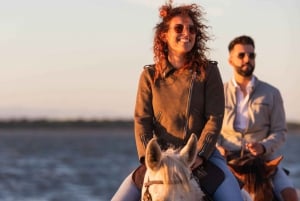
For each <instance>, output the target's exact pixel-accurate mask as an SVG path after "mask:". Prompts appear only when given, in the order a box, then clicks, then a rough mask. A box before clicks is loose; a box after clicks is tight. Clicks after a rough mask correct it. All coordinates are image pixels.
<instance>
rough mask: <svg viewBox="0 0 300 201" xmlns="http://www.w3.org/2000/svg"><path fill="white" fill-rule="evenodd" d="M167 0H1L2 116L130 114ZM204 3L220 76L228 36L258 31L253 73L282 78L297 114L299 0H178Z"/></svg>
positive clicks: (296, 118) (289, 107)
mask: <svg viewBox="0 0 300 201" xmlns="http://www.w3.org/2000/svg"><path fill="white" fill-rule="evenodd" d="M164 3H165V1H164V0H112V1H104V0H51V1H46V0H26V1H24V0H9V1H0V119H18V118H31V119H36V118H50V119H53V118H54V119H78V118H81V119H116V118H117V119H122V118H125V119H127V118H133V110H134V104H135V97H136V89H137V84H138V79H139V75H140V73H141V72H142V69H143V66H144V65H147V64H152V63H153V53H152V40H153V28H154V26H155V25H156V23H158V21H159V18H158V8H159V7H160V6H161V5H162V4H164ZM182 3H197V4H199V5H201V6H202V8H203V10H204V11H205V12H206V14H205V16H204V17H205V18H206V22H205V23H206V24H207V25H208V26H209V27H210V28H209V30H208V32H209V34H210V35H211V36H212V40H211V41H209V43H208V46H209V47H210V49H211V50H210V52H209V58H210V59H211V60H215V61H217V62H218V65H219V69H220V71H221V75H222V79H223V81H224V82H226V81H228V80H230V79H231V77H232V68H231V67H230V66H229V64H228V62H227V57H228V51H227V45H228V43H229V41H230V40H231V39H233V38H234V37H236V36H238V35H242V34H246V35H249V36H251V37H252V38H253V39H254V40H255V44H256V53H257V59H256V69H255V75H256V76H257V77H258V78H259V79H261V80H264V81H266V82H269V83H270V84H272V85H273V86H275V87H277V88H278V89H279V90H280V91H281V94H282V97H283V99H284V107H285V110H286V117H287V120H288V121H292V122H300V115H299V114H300V107H299V105H298V104H299V101H300V85H299V84H298V82H297V81H298V80H299V79H300V78H299V74H300V64H299V61H298V58H299V57H300V39H299V36H300V1H299V0H202V1H200V0H198V1H189V0H186V1H183V0H177V1H176V0H174V4H175V5H181V4H182Z"/></svg>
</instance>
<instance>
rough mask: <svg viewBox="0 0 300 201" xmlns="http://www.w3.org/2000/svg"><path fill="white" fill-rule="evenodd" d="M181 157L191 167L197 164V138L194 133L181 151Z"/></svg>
mask: <svg viewBox="0 0 300 201" xmlns="http://www.w3.org/2000/svg"><path fill="white" fill-rule="evenodd" d="M179 155H180V157H181V158H182V159H183V161H184V162H185V163H186V164H187V165H188V166H191V165H192V164H193V163H194V162H195V159H196V156H197V136H196V135H195V134H194V133H193V134H192V135H191V136H190V138H189V140H188V142H187V144H186V145H185V146H184V147H183V148H182V149H181V151H180V153H179Z"/></svg>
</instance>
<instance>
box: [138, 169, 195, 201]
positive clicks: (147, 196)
mask: <svg viewBox="0 0 300 201" xmlns="http://www.w3.org/2000/svg"><path fill="white" fill-rule="evenodd" d="M193 178H194V176H193V174H191V175H190V180H191V179H193ZM180 183H182V182H174V183H172V184H180ZM153 184H164V182H163V181H162V180H152V181H150V178H149V177H148V181H147V182H146V183H145V184H144V186H145V188H146V190H145V192H144V195H143V199H142V201H152V196H151V194H150V192H149V187H150V186H151V185H153Z"/></svg>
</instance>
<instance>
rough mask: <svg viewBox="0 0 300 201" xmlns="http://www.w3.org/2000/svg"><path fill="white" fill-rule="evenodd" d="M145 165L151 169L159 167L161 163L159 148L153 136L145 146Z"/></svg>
mask: <svg viewBox="0 0 300 201" xmlns="http://www.w3.org/2000/svg"><path fill="white" fill-rule="evenodd" d="M145 162H146V167H147V168H150V169H152V170H155V169H157V168H159V166H160V163H161V149H160V147H159V145H158V143H157V141H156V139H155V138H152V139H151V140H150V142H149V143H148V145H147V148H146V156H145Z"/></svg>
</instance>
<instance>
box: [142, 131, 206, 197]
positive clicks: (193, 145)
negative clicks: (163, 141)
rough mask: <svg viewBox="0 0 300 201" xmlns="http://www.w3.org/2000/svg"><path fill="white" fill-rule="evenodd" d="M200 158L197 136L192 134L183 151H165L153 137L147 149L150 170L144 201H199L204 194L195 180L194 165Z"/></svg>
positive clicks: (143, 192)
mask: <svg viewBox="0 0 300 201" xmlns="http://www.w3.org/2000/svg"><path fill="white" fill-rule="evenodd" d="M196 156H197V137H196V135H194V134H192V135H191V137H190V138H189V140H188V142H187V144H186V145H185V146H184V147H183V148H182V149H180V150H174V149H172V148H170V149H168V150H166V151H163V152H162V150H161V148H160V146H159V145H158V143H157V141H156V139H155V138H153V139H152V140H151V141H150V142H149V143H148V145H147V147H146V155H145V163H146V167H147V171H146V174H145V178H144V184H143V189H142V200H143V201H157V200H159V201H167V200H172V201H183V200H186V201H196V200H198V201H200V200H202V197H203V196H204V193H203V192H202V191H201V189H200V188H199V186H198V184H197V182H196V181H195V180H194V179H193V176H192V172H191V169H190V167H191V165H192V164H193V163H194V161H195V158H196Z"/></svg>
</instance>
